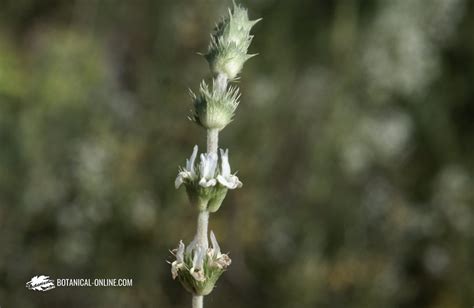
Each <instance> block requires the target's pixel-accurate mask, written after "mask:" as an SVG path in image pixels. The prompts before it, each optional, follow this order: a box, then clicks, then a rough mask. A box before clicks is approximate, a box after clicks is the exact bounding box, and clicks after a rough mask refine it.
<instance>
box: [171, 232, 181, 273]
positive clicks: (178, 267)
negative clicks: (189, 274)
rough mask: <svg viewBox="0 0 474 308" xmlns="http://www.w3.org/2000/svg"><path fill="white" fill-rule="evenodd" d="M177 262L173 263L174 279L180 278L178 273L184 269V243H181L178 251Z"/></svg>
mask: <svg viewBox="0 0 474 308" xmlns="http://www.w3.org/2000/svg"><path fill="white" fill-rule="evenodd" d="M175 256H176V261H173V263H171V275H172V276H173V279H176V277H178V271H179V270H180V269H181V268H182V267H184V244H183V241H179V245H178V249H176V254H175Z"/></svg>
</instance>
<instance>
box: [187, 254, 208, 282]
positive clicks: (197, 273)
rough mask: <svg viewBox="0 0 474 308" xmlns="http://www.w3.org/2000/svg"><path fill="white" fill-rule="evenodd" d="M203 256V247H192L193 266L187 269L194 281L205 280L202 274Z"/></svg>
mask: <svg viewBox="0 0 474 308" xmlns="http://www.w3.org/2000/svg"><path fill="white" fill-rule="evenodd" d="M204 256H205V251H204V249H203V248H202V247H201V246H199V245H196V249H194V256H193V266H192V267H191V269H190V270H189V272H190V273H191V275H192V276H193V277H194V279H196V281H204V280H206V277H205V276H204Z"/></svg>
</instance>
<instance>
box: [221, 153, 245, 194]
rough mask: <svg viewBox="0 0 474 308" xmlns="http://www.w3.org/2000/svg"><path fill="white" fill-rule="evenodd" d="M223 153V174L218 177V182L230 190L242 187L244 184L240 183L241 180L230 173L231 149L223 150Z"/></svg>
mask: <svg viewBox="0 0 474 308" xmlns="http://www.w3.org/2000/svg"><path fill="white" fill-rule="evenodd" d="M220 152H221V172H220V174H219V175H218V176H217V180H218V181H219V183H221V185H223V186H225V187H227V188H229V189H235V188H240V187H242V182H241V181H239V178H238V177H237V176H235V175H233V174H231V173H230V165H229V149H227V150H225V151H224V150H222V149H220Z"/></svg>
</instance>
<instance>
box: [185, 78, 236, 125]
mask: <svg viewBox="0 0 474 308" xmlns="http://www.w3.org/2000/svg"><path fill="white" fill-rule="evenodd" d="M191 96H192V97H193V100H194V112H193V114H192V115H191V116H190V117H189V118H190V120H192V121H194V122H196V123H197V124H199V125H200V126H202V127H204V128H206V129H218V130H222V129H223V128H224V127H226V126H227V124H229V123H230V122H231V121H232V118H233V117H234V112H235V109H237V106H238V105H239V97H240V94H239V90H238V88H236V87H229V88H228V89H226V90H225V91H222V90H219V89H217V88H216V87H215V84H214V83H213V86H212V90H211V89H209V87H208V86H207V84H206V83H205V82H204V81H203V82H202V83H201V86H200V88H199V95H196V94H194V93H192V92H191Z"/></svg>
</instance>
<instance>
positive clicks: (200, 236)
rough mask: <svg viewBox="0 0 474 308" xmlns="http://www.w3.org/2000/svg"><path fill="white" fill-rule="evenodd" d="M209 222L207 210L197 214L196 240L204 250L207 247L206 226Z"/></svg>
mask: <svg viewBox="0 0 474 308" xmlns="http://www.w3.org/2000/svg"><path fill="white" fill-rule="evenodd" d="M208 223H209V212H208V211H201V212H199V214H198V219H197V228H196V240H197V244H199V245H200V246H201V247H202V248H203V249H204V250H207V248H208V247H209V243H208V239H207V226H208Z"/></svg>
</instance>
